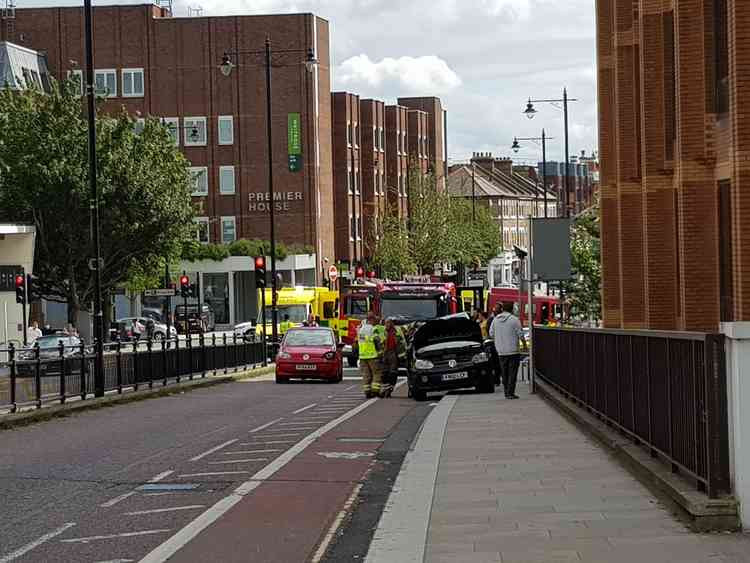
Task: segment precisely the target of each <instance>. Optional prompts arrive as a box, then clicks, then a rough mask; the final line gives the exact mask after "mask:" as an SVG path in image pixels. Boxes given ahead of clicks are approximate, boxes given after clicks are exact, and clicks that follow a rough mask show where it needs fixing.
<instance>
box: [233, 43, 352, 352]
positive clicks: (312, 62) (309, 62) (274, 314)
mask: <svg viewBox="0 0 750 563" xmlns="http://www.w3.org/2000/svg"><path fill="white" fill-rule="evenodd" d="M291 53H294V54H301V53H305V54H307V59H306V61H305V68H306V69H307V70H308V71H309V72H312V71H313V70H314V69H315V66H316V65H317V64H318V61H317V60H316V59H315V51H314V50H313V49H312V48H311V47H310V48H307V49H283V50H277V51H274V54H291ZM271 54H272V52H271V38H270V37H266V42H265V49H264V50H263V51H225V52H224V56H223V57H222V59H221V65H220V66H219V69H220V70H221V73H222V74H223V75H224V76H229V75H230V74H231V73H232V69H234V67H235V66H236V65H235V64H234V63H233V62H232V57H235V58H237V57H239V56H241V55H264V64H265V70H266V134H267V136H268V200H269V203H268V211H269V230H270V236H271V287H272V293H271V323H272V327H271V330H272V337H271V338H272V343H273V344H272V346H276V340H277V339H278V334H279V328H278V325H277V320H278V306H277V305H278V301H277V300H278V295H277V292H278V283H279V281H278V277H277V275H276V213H275V202H274V186H273V124H272V122H271V118H272V113H271ZM355 243H356V241H355Z"/></svg>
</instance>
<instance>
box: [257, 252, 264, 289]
mask: <svg viewBox="0 0 750 563" xmlns="http://www.w3.org/2000/svg"><path fill="white" fill-rule="evenodd" d="M255 287H257V288H259V289H260V288H264V287H266V257H265V256H256V257H255Z"/></svg>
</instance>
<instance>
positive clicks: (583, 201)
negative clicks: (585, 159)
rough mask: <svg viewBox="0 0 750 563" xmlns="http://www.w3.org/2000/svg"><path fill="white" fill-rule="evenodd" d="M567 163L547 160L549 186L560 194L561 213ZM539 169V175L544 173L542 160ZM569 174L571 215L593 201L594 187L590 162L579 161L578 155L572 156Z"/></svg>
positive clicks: (561, 210)
mask: <svg viewBox="0 0 750 563" xmlns="http://www.w3.org/2000/svg"><path fill="white" fill-rule="evenodd" d="M565 168H566V167H565V163H564V162H556V161H553V160H548V161H547V168H546V171H547V186H549V188H550V189H552V190H553V191H554V192H555V193H557V194H558V196H559V199H560V209H559V214H560V215H562V214H563V207H564V206H565V201H564V194H565V185H566V184H565V174H566V170H565ZM537 169H538V170H539V177H540V178H542V177H543V174H544V170H545V168H544V163H542V162H540V163H539V164H538V167H537ZM567 174H568V175H569V176H570V180H569V184H568V188H569V190H570V191H569V194H568V209H569V211H570V214H571V215H575V214H577V213H580V212H581V211H583V210H584V209H586V208H588V207H589V206H590V205H591V204H592V203H593V198H594V187H593V183H592V176H591V171H590V170H589V166H588V164H583V163H580V162H578V159H577V157H571V162H570V163H568V166H567Z"/></svg>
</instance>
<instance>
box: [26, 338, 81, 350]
mask: <svg viewBox="0 0 750 563" xmlns="http://www.w3.org/2000/svg"><path fill="white" fill-rule="evenodd" d="M60 342H62V344H63V346H75V345H77V344H78V341H77V340H75V339H73V338H69V337H67V336H42V337H41V338H37V339H36V343H37V344H39V347H40V348H57V347H58V346H60Z"/></svg>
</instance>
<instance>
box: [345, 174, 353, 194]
mask: <svg viewBox="0 0 750 563" xmlns="http://www.w3.org/2000/svg"><path fill="white" fill-rule="evenodd" d="M353 185H354V180H353V179H352V169H351V168H347V169H346V191H347V193H349V195H351V194H353V193H354V191H353V190H352V186H353Z"/></svg>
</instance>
